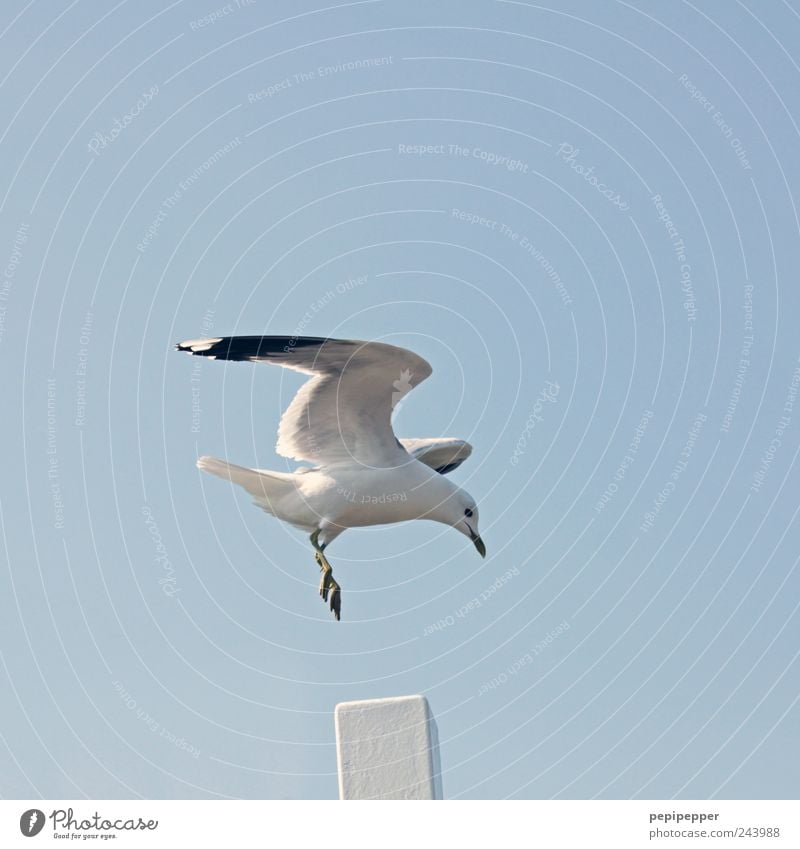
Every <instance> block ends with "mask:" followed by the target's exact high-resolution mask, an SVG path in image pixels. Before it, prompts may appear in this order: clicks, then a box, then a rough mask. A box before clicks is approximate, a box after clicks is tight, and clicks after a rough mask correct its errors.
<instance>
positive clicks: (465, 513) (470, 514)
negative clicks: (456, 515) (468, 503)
mask: <svg viewBox="0 0 800 849" xmlns="http://www.w3.org/2000/svg"><path fill="white" fill-rule="evenodd" d="M464 515H465V516H466V517H467V518H468V519H471V518H472V510H470V509H469V507H467V509H466V510H465V511H464Z"/></svg>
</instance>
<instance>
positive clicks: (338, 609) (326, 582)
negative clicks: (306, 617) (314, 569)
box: [314, 551, 342, 622]
mask: <svg viewBox="0 0 800 849" xmlns="http://www.w3.org/2000/svg"><path fill="white" fill-rule="evenodd" d="M314 556H315V558H316V561H317V563H318V564H319V568H320V569H322V577H321V578H320V582H319V594H320V596H321V597H322V600H323V601H324V602H325V603H326V604H329V606H330V609H331V612H332V613H333V615H334V617H335V618H336V621H337V622H338V621H340V620H341V618H342V588H341V587H340V586H339V584H338V583H337V582H336V579H335V578H334V577H333V570H332V569H331V564H330V563H328V560H327V558H326V557H325V555H324V554H322V553H321V552H319V551H317V552H315V553H314Z"/></svg>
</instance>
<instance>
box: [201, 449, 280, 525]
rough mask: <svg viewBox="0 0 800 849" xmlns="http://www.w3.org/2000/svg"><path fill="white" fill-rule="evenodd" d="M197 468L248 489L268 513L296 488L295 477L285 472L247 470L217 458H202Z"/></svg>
mask: <svg viewBox="0 0 800 849" xmlns="http://www.w3.org/2000/svg"><path fill="white" fill-rule="evenodd" d="M197 468H198V469H202V470H203V471H204V472H208V473H209V474H212V475H216V476H217V477H218V478H224V479H225V480H229V481H232V482H233V483H236V484H239V486H241V487H243V488H244V489H246V490H247V491H248V492H249V493H250V495H252V496H253V498H255V499H256V504H258V506H259V507H263V508H264V510H266V511H267V512H268V513H273V512H274V510H273V505H275V503H276V502H277V501H279V499H281V498H282V497H283V496H285V495H287V494H288V493H289V492H293V491H294V488H295V481H294V476H293V475H291V474H287V473H285V472H269V471H265V470H264V469H246V468H245V467H244V466H236V465H234V464H233V463H228V462H227V461H225V460H220V459H219V458H217V457H200V458H199V459H198V461H197Z"/></svg>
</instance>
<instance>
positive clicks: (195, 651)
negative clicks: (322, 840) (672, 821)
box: [0, 0, 800, 798]
mask: <svg viewBox="0 0 800 849" xmlns="http://www.w3.org/2000/svg"><path fill="white" fill-rule="evenodd" d="M15 5H16V10H15V11H14V14H15V15H17V12H18V15H17V16H16V17H14V16H13V15H12V16H9V17H8V21H9V22H8V26H7V28H6V29H5V30H4V32H3V34H2V44H3V51H2V58H0V81H1V82H0V84H1V85H2V91H3V95H4V103H5V110H4V112H5V114H6V115H7V116H8V119H9V120H8V121H7V122H4V123H5V129H4V131H3V135H2V138H0V147H1V148H2V150H3V154H4V162H5V164H6V167H5V168H4V169H3V176H2V178H0V227H1V229H0V232H1V233H2V243H1V244H0V259H2V261H3V267H4V272H3V279H2V284H1V285H2V288H1V289H0V356H1V357H2V364H3V368H2V370H0V378H1V379H2V381H3V398H4V401H5V414H4V415H3V416H2V419H1V420H0V428H1V429H2V441H3V446H4V449H5V450H4V473H3V478H2V486H1V487H0V521H1V523H2V536H3V547H2V558H3V567H2V570H0V576H1V577H0V582H2V586H0V650H2V667H1V668H0V678H1V679H2V688H3V692H4V693H5V694H6V695H5V697H4V698H3V700H2V702H0V731H2V738H0V794H2V795H3V796H4V797H12V798H14V797H16V798H27V797H36V796H43V797H49V798H58V797H61V798H81V797H84V796H86V797H88V798H115V797H124V798H127V797H136V796H142V797H164V798H195V797H200V798H203V797H209V798H217V797H248V798H250V797H252V798H334V797H335V796H336V792H337V790H336V778H335V769H336V762H335V750H334V737H333V709H334V706H335V704H336V703H337V702H339V701H345V700H351V699H359V698H377V697H384V696H391V695H404V694H409V693H418V692H419V693H424V694H425V695H426V696H427V697H428V699H429V701H430V704H431V707H432V709H433V712H434V714H435V715H436V717H437V721H438V728H439V738H440V743H441V759H442V768H443V771H444V775H443V787H444V793H445V796H446V797H450V798H506V797H511V798H551V797H564V798H594V797H598V798H628V797H638V798H669V797H683V798H708V797H719V798H726V797H727V798H752V797H756V798H758V797H765V798H770V797H775V798H796V796H797V791H798V785H799V784H800V772H798V769H799V768H798V764H800V752H799V751H798V745H799V743H800V741H799V740H798V732H797V728H798V727H799V725H798V718H800V717H799V716H798V706H797V698H798V696H797V693H798V663H797V653H798V614H797V598H798V590H799V589H800V586H799V585H798V584H799V580H800V579H799V578H798V571H797V550H798V542H800V531H799V530H798V522H797V512H798V506H799V504H798V499H797V492H798V479H797V478H798V475H797V463H796V460H797V455H798V450H800V440H798V432H799V429H800V401H798V399H797V392H798V387H799V385H800V359H799V357H800V343H798V335H797V332H796V321H795V318H796V316H797V314H798V307H800V304H799V303H798V301H799V300H800V297H799V296H798V289H797V286H796V285H795V277H796V268H797V260H798V235H799V233H800V219H799V218H798V211H797V206H796V199H795V196H796V192H797V187H798V179H799V178H800V166H799V165H798V158H797V153H796V151H797V141H798V134H799V133H800V131H799V130H798V125H797V120H798V113H799V112H800V109H798V106H799V105H800V104H798V91H800V88H799V87H798V85H797V81H798V74H800V67H799V66H798V62H800V51H798V49H797V45H798V44H800V8H798V5H797V3H795V2H788V3H782V4H769V6H768V7H766V8H765V7H763V6H758V5H757V4H755V3H753V2H743V3H738V2H737V3H723V2H720V0H717V2H707V3H702V4H697V5H693V4H690V3H677V4H663V3H655V2H649V1H647V2H636V3H630V4H629V3H623V2H604V3H593V2H587V1H586V0H583V2H578V0H576V2H568V0H559V2H554V3H551V4H546V5H544V6H541V5H535V4H532V3H523V2H488V0H487V2H459V3H455V2H452V3H448V2H441V3H429V4H424V5H423V4H419V5H418V4H408V3H400V2H393V0H374V2H373V1H372V0H370V2H355V3H345V4H332V5H330V6H323V5H322V4H319V3H317V4H314V3H308V2H300V3H291V4H289V3H267V2H263V0H255V2H251V3H245V2H244V0H240V2H239V3H236V2H235V0H234V2H232V3H230V4H228V5H227V6H226V5H225V4H223V3H221V2H219V3H215V2H208V3H201V2H196V0H192V2H177V3H173V4H171V5H169V6H164V5H163V4H161V3H155V2H147V0H146V1H145V2H140V3H136V4H134V3H130V2H122V3H119V4H117V5H116V6H112V5H109V4H105V3H99V2H75V3H72V4H71V5H68V6H67V5H65V6H64V7H63V8H62V9H59V10H54V9H52V8H50V7H48V8H47V9H44V7H42V8H41V9H40V8H39V6H38V5H35V4H32V5H29V6H23V5H22V4H15ZM236 333H243V334H244V333H247V334H258V333H266V334H271V333H275V334H289V335H291V334H295V333H304V334H307V335H314V336H338V337H345V338H356V339H382V340H386V341H390V342H393V343H395V344H400V345H405V346H407V347H410V348H412V349H413V350H415V351H416V352H418V353H419V354H421V355H423V356H424V357H426V358H427V359H428V360H429V361H430V363H431V364H432V365H433V368H434V373H433V375H432V376H431V378H430V379H429V380H428V381H426V382H425V383H424V384H423V385H422V386H421V387H419V388H418V389H416V390H415V391H414V392H413V393H412V394H411V395H409V396H408V397H407V398H405V399H404V401H403V403H402V408H401V409H400V410H399V413H398V415H397V418H396V420H395V425H396V429H397V432H398V434H399V435H400V436H416V437H424V436H439V435H442V436H458V437H461V438H465V439H468V440H469V441H470V442H471V443H472V444H473V445H474V447H475V451H474V454H473V456H472V457H471V458H470V460H469V461H468V462H467V463H465V464H464V466H462V467H461V468H460V469H459V470H458V471H457V472H455V473H454V475H453V477H454V479H455V480H456V481H457V482H458V483H459V485H461V486H463V487H465V488H466V489H467V490H468V491H469V492H471V493H472V495H473V496H474V497H475V499H476V500H477V503H478V504H479V505H480V509H481V525H482V528H481V530H482V534H483V537H484V539H485V541H486V545H487V548H488V551H489V556H488V557H487V559H486V560H481V559H480V558H479V557H478V556H477V554H476V553H475V551H474V550H473V549H472V547H471V546H470V545H469V543H468V541H467V540H465V539H464V538H463V537H462V536H460V535H458V534H456V533H455V532H453V531H451V530H448V529H447V528H445V527H443V526H439V525H433V524H431V523H424V522H420V523H416V524H413V525H408V524H407V525H396V526H391V527H381V528H372V529H365V530H358V531H353V532H350V533H347V534H345V535H344V536H343V537H341V538H340V539H339V540H337V542H336V543H335V545H334V546H332V547H331V550H330V558H331V561H332V563H333V565H334V570H335V574H336V575H337V578H338V580H339V581H340V583H341V584H342V586H343V590H344V601H343V621H342V622H341V623H338V624H337V623H335V622H333V620H332V619H331V617H330V615H329V613H328V611H327V610H326V609H325V607H324V606H323V604H322V602H321V601H320V600H319V598H318V595H317V583H318V569H317V566H316V564H315V562H314V559H313V553H312V550H311V548H310V546H309V544H308V541H307V540H306V539H305V538H304V537H303V535H302V534H300V533H298V532H296V531H294V530H292V529H290V528H286V527H283V526H281V525H280V524H279V523H278V522H277V521H276V520H274V519H272V518H270V517H266V516H265V515H264V514H263V513H261V511H259V510H258V509H257V508H255V507H254V506H252V505H251V504H250V499H249V497H248V496H247V494H246V493H244V492H242V491H235V490H234V489H233V488H232V487H231V486H229V485H227V484H225V483H224V482H222V481H220V480H217V479H214V478H202V477H201V476H200V473H199V472H198V471H197V469H196V468H195V465H194V462H195V459H196V457H197V456H199V455H202V454H212V455H215V456H220V457H225V458H228V459H229V460H231V461H233V462H236V463H239V464H242V465H247V466H254V467H261V468H272V469H279V470H283V469H287V468H291V464H290V463H288V462H287V461H286V460H285V459H283V458H280V457H278V456H276V455H275V452H274V444H275V434H276V430H277V425H278V420H279V418H280V414H281V412H282V410H283V409H284V408H285V406H286V404H287V403H288V402H289V400H290V399H291V397H292V395H293V393H294V392H295V391H296V389H297V388H298V386H299V385H300V384H301V378H300V376H298V375H295V374H291V373H283V372H282V371H281V370H279V369H268V368H264V367H259V368H257V367H251V366H249V365H244V364H237V363H232V364H228V365H224V364H222V363H215V362H207V361H204V362H197V361H193V360H190V359H189V358H188V357H185V356H179V355H178V354H177V353H175V352H174V351H173V350H172V346H173V344H174V343H175V342H176V341H179V340H182V339H186V338H193V337H197V336H202V335H216V334H219V335H230V334H236Z"/></svg>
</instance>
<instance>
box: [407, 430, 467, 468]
mask: <svg viewBox="0 0 800 849" xmlns="http://www.w3.org/2000/svg"><path fill="white" fill-rule="evenodd" d="M400 444H401V445H402V446H403V448H405V449H406V451H408V453H409V454H410V455H411V456H412V457H414V459H416V460H419V461H420V462H421V463H424V464H425V465H426V466H430V467H431V468H432V469H434V470H435V471H437V472H439V474H440V475H446V474H447V473H448V472H452V471H453V469H457V468H458V467H459V466H460V465H461V464H462V463H463V462H464V460H466V459H467V457H469V455H470V454H472V446H471V445H470V444H469V442H465V441H464V440H463V439H452V438H450V437H446V436H443V437H441V438H439V439H401V440H400Z"/></svg>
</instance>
